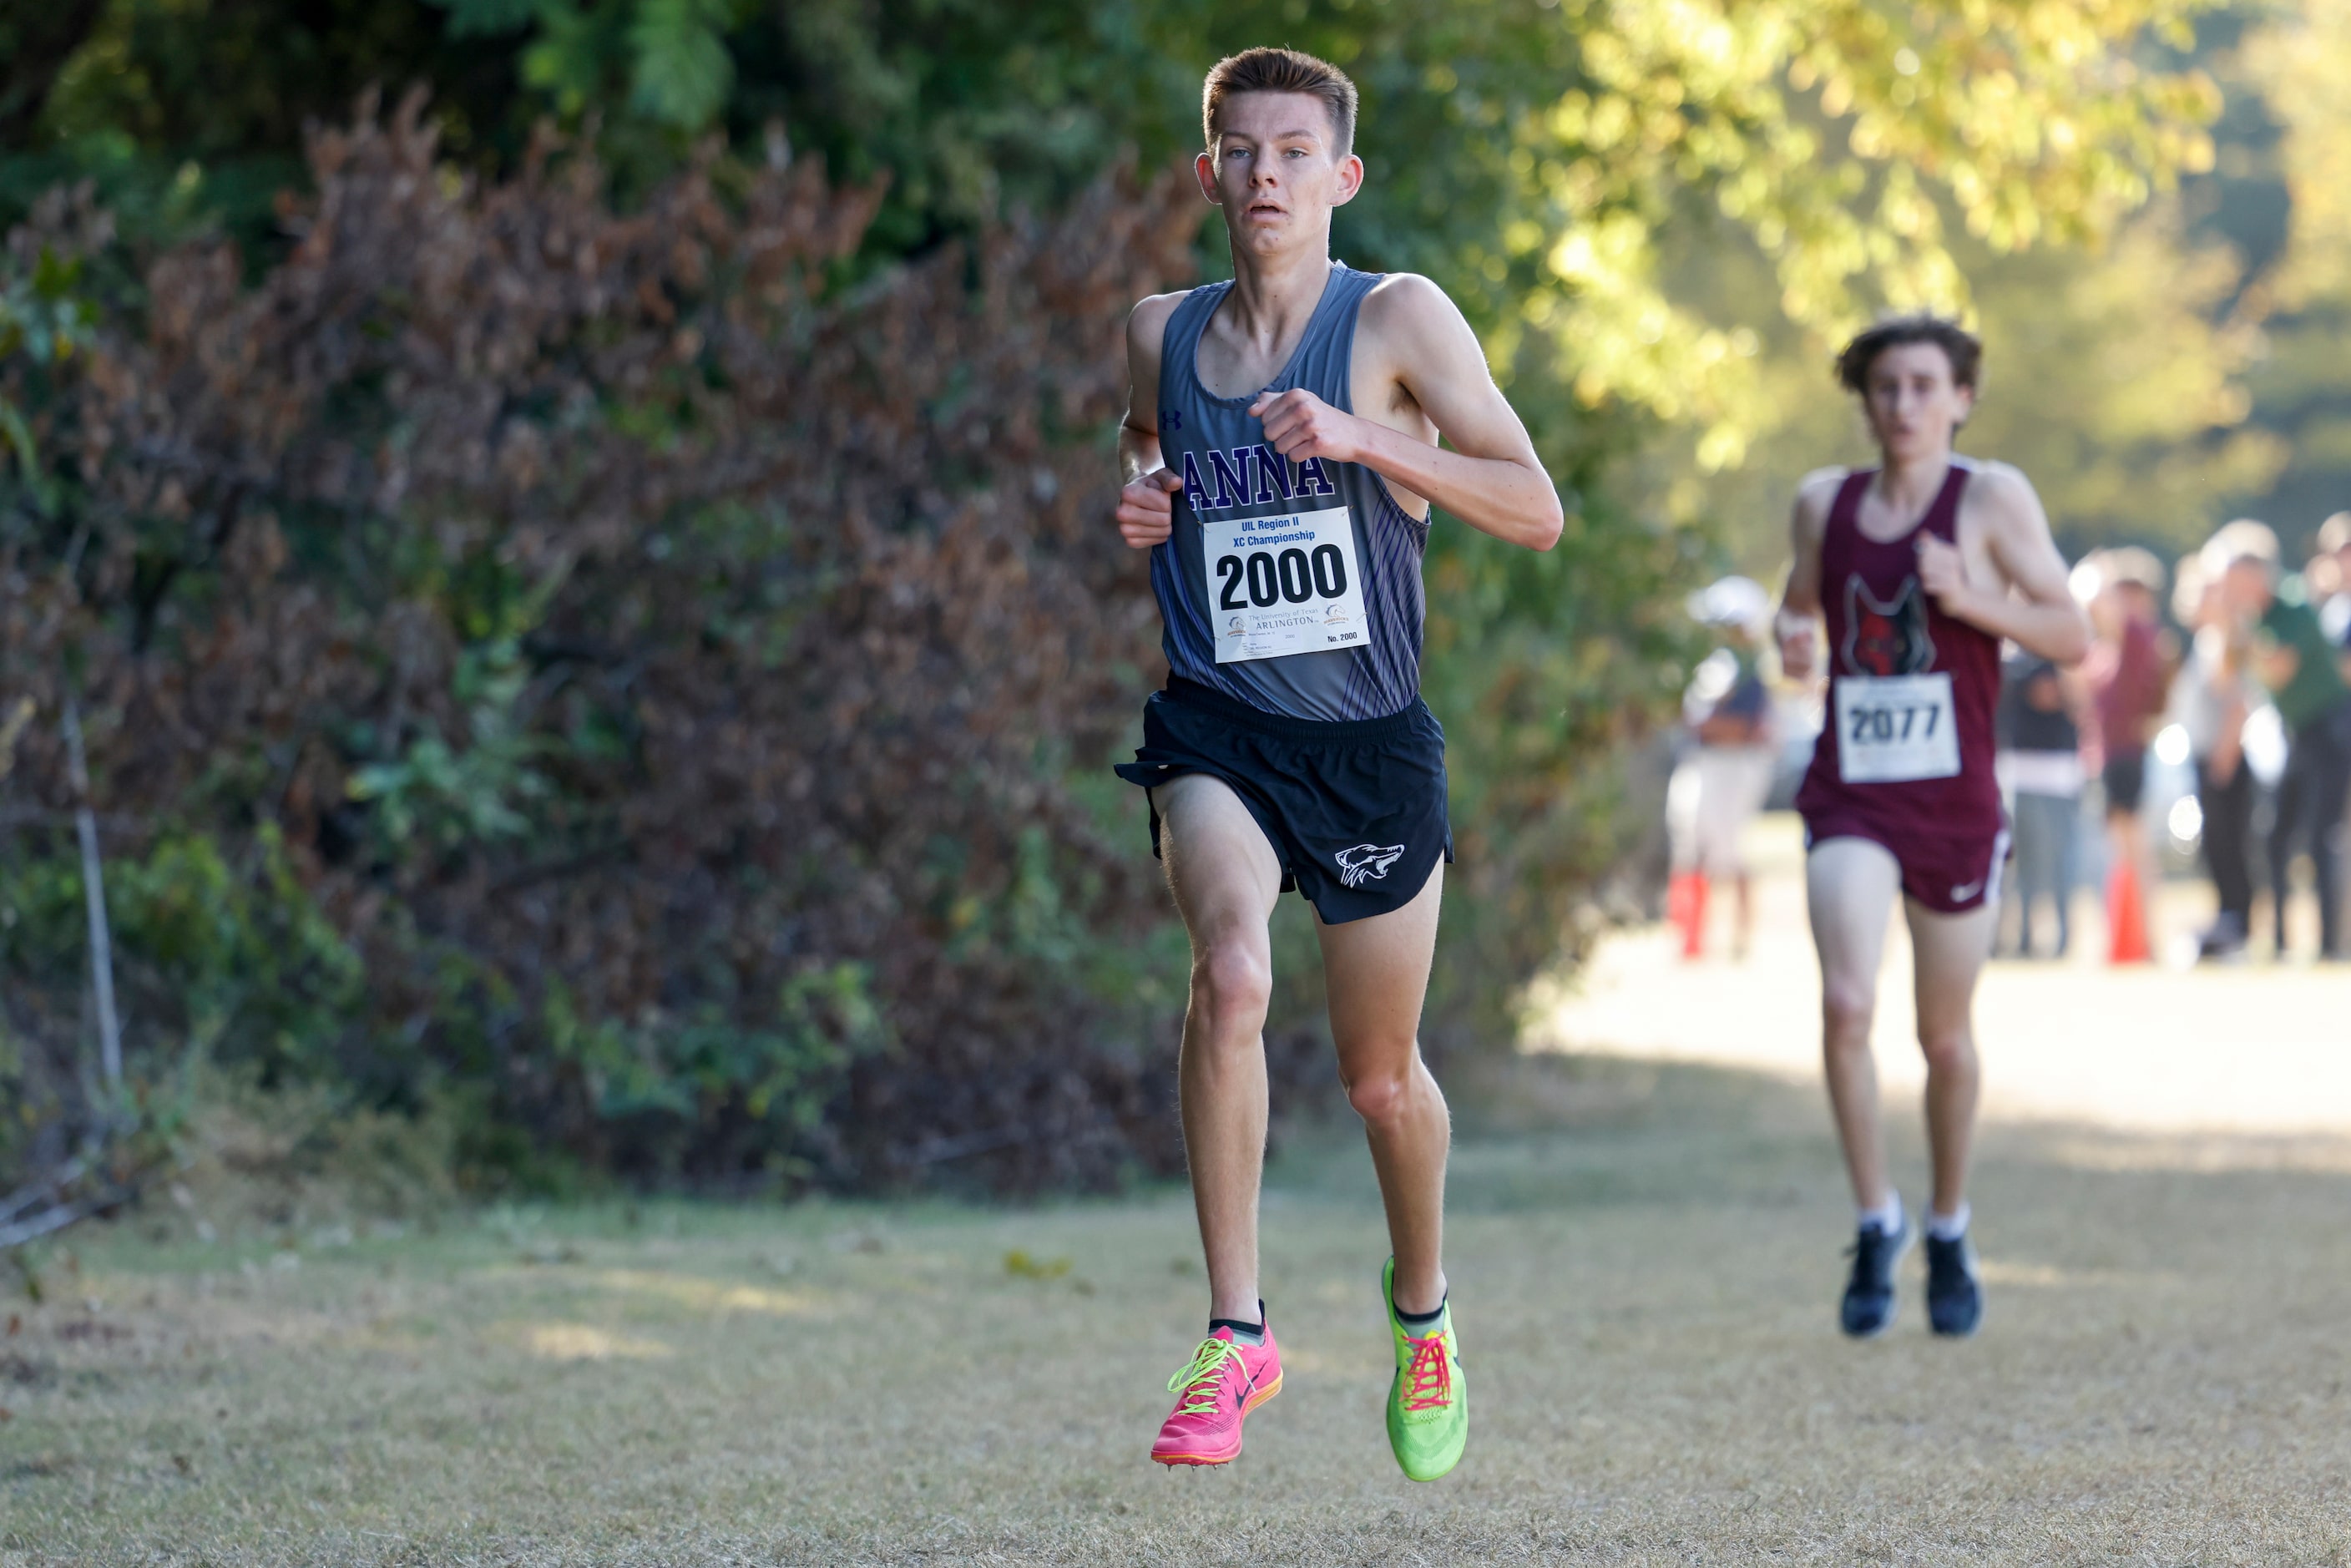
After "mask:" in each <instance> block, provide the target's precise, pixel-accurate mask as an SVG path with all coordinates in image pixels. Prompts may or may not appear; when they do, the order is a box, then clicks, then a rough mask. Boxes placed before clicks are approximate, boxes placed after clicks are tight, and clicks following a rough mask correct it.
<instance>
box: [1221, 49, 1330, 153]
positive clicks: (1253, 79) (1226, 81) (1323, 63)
mask: <svg viewBox="0 0 2351 1568" xmlns="http://www.w3.org/2000/svg"><path fill="white" fill-rule="evenodd" d="M1237 92H1302V93H1305V94H1308V95H1309V96H1310V97H1313V98H1319V99H1322V107H1323V108H1324V109H1326V110H1330V111H1331V128H1332V130H1333V131H1337V132H1338V137H1337V140H1336V141H1334V142H1333V144H1332V150H1333V152H1334V153H1335V154H1336V155H1337V156H1339V157H1341V158H1344V157H1345V156H1346V155H1347V154H1348V153H1349V152H1352V151H1353V150H1354V145H1355V84H1354V83H1353V82H1352V81H1349V80H1348V79H1347V73H1346V72H1344V71H1343V70H1341V69H1340V68H1338V67H1337V66H1334V65H1332V63H1331V62H1330V61H1328V60H1318V59H1316V58H1315V57H1313V56H1312V55H1308V54H1301V53H1300V52H1299V51H1298V50H1296V49H1243V50H1242V51H1241V52H1240V53H1239V54H1238V55H1227V56H1226V57H1224V58H1223V59H1221V60H1218V61H1217V63H1216V65H1215V66H1214V67H1213V68H1210V70H1209V72H1208V79H1207V81H1206V82H1204V83H1202V84H1201V87H1200V134H1201V135H1202V136H1203V137H1204V138H1206V139H1207V144H1208V146H1209V147H1210V148H1212V149H1213V148H1214V147H1215V146H1216V145H1217V112H1218V111H1219V110H1222V109H1223V108H1224V107H1225V99H1227V98H1228V97H1230V96H1231V95H1232V94H1234V93H1237Z"/></svg>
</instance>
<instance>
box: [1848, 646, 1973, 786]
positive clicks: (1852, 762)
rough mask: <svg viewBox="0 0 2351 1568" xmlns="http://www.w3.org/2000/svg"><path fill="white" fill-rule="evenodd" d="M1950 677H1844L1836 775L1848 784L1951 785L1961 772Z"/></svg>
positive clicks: (1943, 675)
mask: <svg viewBox="0 0 2351 1568" xmlns="http://www.w3.org/2000/svg"><path fill="white" fill-rule="evenodd" d="M1954 720H1955V716H1954V715H1953V714H1952V712H1951V677H1950V674H1949V672H1945V673H1943V674H1929V675H1840V676H1839V677H1837V681H1836V727H1837V772H1838V776H1839V777H1840V778H1842V779H1844V781H1845V782H1846V783H1848V784H1902V783H1907V782H1909V781H1910V780H1912V779H1949V778H1952V777H1954V776H1955V775H1957V774H1958V772H1959V727H1958V725H1957V724H1956V722H1954Z"/></svg>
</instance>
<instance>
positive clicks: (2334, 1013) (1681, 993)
mask: <svg viewBox="0 0 2351 1568" xmlns="http://www.w3.org/2000/svg"><path fill="white" fill-rule="evenodd" d="M1750 854H1751V858H1752V861H1753V863H1754V865H1755V867H1756V871H1757V888H1756V935H1755V942H1754V946H1753V950H1752V952H1751V953H1750V955H1749V956H1748V957H1747V958H1746V959H1745V960H1744V961H1734V960H1733V959H1731V958H1730V957H1729V956H1728V951H1727V950H1728V946H1729V911H1728V909H1727V908H1725V907H1721V905H1724V904H1727V903H1728V900H1727V898H1720V897H1718V899H1717V900H1716V903H1717V904H1718V907H1717V909H1716V910H1715V911H1714V915H1715V919H1714V921H1713V923H1712V932H1711V935H1712V937H1713V942H1712V953H1713V956H1711V957H1709V958H1708V959H1706V960H1702V961H1700V962H1698V963H1686V962H1684V961H1683V960H1682V958H1681V957H1680V956H1679V953H1678V950H1677V946H1676V941H1675V938H1674V936H1673V935H1672V934H1670V933H1668V932H1667V931H1666V930H1665V929H1663V928H1662V927H1657V928H1651V929H1648V930H1643V931H1637V932H1632V933H1628V934H1625V935H1624V936H1617V937H1614V938H1612V939H1610V940H1609V941H1607V942H1606V943H1605V944H1604V945H1603V946H1602V948H1601V950H1600V953H1599V955H1598V957H1597V959H1596V961H1595V962H1594V963H1593V965H1592V966H1591V967H1590V968H1589V969H1587V970H1586V971H1585V972H1584V973H1583V974H1582V975H1580V976H1578V977H1576V979H1575V981H1574V982H1573V986H1572V987H1571V988H1562V989H1558V990H1554V991H1552V992H1550V993H1547V994H1546V995H1545V996H1544V997H1543V998H1542V1000H1541V1005H1540V1017H1539V1019H1538V1021H1537V1023H1536V1025H1535V1027H1534V1030H1533V1039H1534V1040H1535V1042H1536V1043H1539V1044H1543V1045H1548V1046H1552V1047H1555V1048H1557V1049H1562V1050H1568V1051H1598V1052H1603V1053H1605V1054H1609V1055H1618V1056H1630V1057H1636V1058H1646V1059H1652V1060H1670V1061H1702V1062H1710V1063H1714V1064H1717V1065H1719V1066H1726V1067H1735V1068H1741V1069H1747V1070H1751V1071H1760V1072H1766V1073H1770V1074H1772V1075H1774V1076H1777V1077H1781V1078H1784V1079H1787V1080H1789V1081H1790V1082H1802V1083H1806V1084H1813V1083H1817V1082H1819V1078H1820V1021H1819V1020H1820V972H1819V969H1818V967H1817V966H1816V963H1815V960H1814V958H1813V948H1812V938H1811V936H1810V935H1809V932H1808V930H1807V927H1806V925H1805V916H1804V893H1803V883H1802V866H1801V857H1802V849H1801V845H1800V843H1799V829H1798V828H1797V825H1796V823H1795V820H1794V819H1793V818H1792V817H1787V816H1778V817H1768V818H1765V819H1763V820H1762V821H1760V822H1759V823H1757V824H1756V826H1755V829H1754V830H1753V831H1752V832H1751V833H1750ZM2093 904H2094V901H2092V900H2090V899H2088V898H2086V897H2085V898H2083V899H2080V900H2077V904H2076V915H2077V922H2076V930H2075V942H2074V956H2073V957H2071V958H2070V959H2068V960H2066V961H2064V962H2062V963H2058V962H2049V961H2045V960H2044V961H2040V962H2016V961H2004V962H1999V963H1995V964H1993V965H1992V966H1991V967H1990V968H1989V969H1988V970H1987V971H1986V972H1985V976H1984V979H1983V982H1982V985H1981V987H1980V990H1979V992H1978V996H1977V1001H1976V1035H1977V1041H1978V1047H1979V1049H1980V1051H1981V1053H1982V1056H1983V1061H1984V1110H1985V1113H1986V1115H1987V1116H1989V1117H1991V1118H1993V1119H1995V1120H2005V1121H2018V1120H2055V1121H2063V1122H2085V1123H2091V1124H2097V1125H2100V1126H2105V1127H2112V1128H2123V1129H2137V1130H2150V1131H2211V1130H2231V1131H2247V1132H2288V1133H2351V968H2345V967H2339V966H2331V967H2321V966H2318V965H2316V964H2313V963H2310V962H2307V961H2300V962H2297V961H2292V960H2289V961H2288V962H2286V963H2283V964H2272V963H2266V962H2249V963H2241V964H2238V965H2233V966H2225V967H2210V966H2208V967H2200V968H2170V967H2160V966H2139V967H2130V968H2114V967H2108V966H2106V965H2105V964H2104V963H2103V962H2101V961H2100V959H2099V957H2098V955H2099V954H2100V953H2101V952H2102V951H2103V949H2104V945H2105V935H2104V932H2103V929H2102V928H2101V926H2100V925H2099V923H2098V920H2097V915H2096V911H2095V908H2094V907H2093ZM2201 904H2202V901H2201V898H2200V896H2199V890H2197V889H2195V888H2193V887H2190V886H2182V885H2174V886H2172V887H2170V888H2168V889H2167V890H2166V896H2165V900H2164V904H2163V907H2162V910H2161V913H2160V914H2159V915H2158V925H2159V926H2160V927H2161V928H2163V929H2164V930H2167V931H2168V932H2170V933H2172V934H2174V935H2177V934H2180V933H2184V932H2187V931H2189V930H2190V929H2192V928H2194V927H2195V926H2197V925H2200V924H2201V923H2202V918H2203V916H2204V915H2205V914H2206V911H2205V909H2204V908H2203V907H2202V906H2201ZM1895 925H1896V934H1895V935H1894V936H1892V937H1891V938H1890V939H1889V940H1888V942H1887V944H1886V971H1885V975H1884V977H1883V980H1882V983H1881V985H1880V987H1879V992H1878V1020H1877V1030H1876V1040H1877V1058H1878V1071H1879V1072H1880V1074H1881V1079H1882V1082H1884V1084H1885V1086H1886V1089H1887V1090H1888V1091H1889V1092H1900V1093H1903V1094H1905V1095H1908V1094H1912V1093H1915V1092H1916V1091H1917V1089H1918V1088H1919V1087H1921V1086H1922V1085H1923V1083H1924V1082H1925V1073H1924V1070H1923V1068H1922V1066H1921V1063H1920V1061H1919V1058H1918V1053H1917V1049H1916V1047H1915V1045H1914V1044H1913V1040H1914V1038H1915V1036H1914V1031H1915V1030H1916V1028H1917V1024H1916V1015H1915V1014H1914V1013H1913V1012H1912V1010H1911V1005H1910V986H1911V977H1910V947H1909V940H1908V938H1907V936H1905V935H1903V934H1902V933H1901V931H1900V925H1901V921H1900V919H1899V917H1898V916H1897V917H1896V921H1895Z"/></svg>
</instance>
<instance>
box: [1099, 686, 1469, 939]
mask: <svg viewBox="0 0 2351 1568" xmlns="http://www.w3.org/2000/svg"><path fill="white" fill-rule="evenodd" d="M1116 771H1117V773H1118V776H1119V777H1120V778H1122V779H1125V780H1126V781H1127V782H1128V783H1130V784H1140V785H1142V786H1143V787H1144V789H1153V788H1155V787H1156V786H1158V785H1161V784H1165V783H1167V782H1169V781H1170V780H1172V779H1180V778H1182V777H1183V776H1184V775H1185V774H1186V773H1206V774H1208V775H1210V776H1212V777H1214V778H1217V779H1223V780H1224V781H1225V782H1226V783H1227V784H1229V785H1231V786H1232V789H1233V793H1235V794H1236V795H1238V796H1239V797H1240V798H1241V804H1242V805H1244V806H1247V807H1248V808H1249V815H1251V816H1252V817H1255V818H1256V819H1257V824H1258V826H1259V827H1260V828H1262V829H1264V830H1265V836H1266V839H1267V841H1269V842H1270V843H1271V844H1272V845H1273V853H1274V858H1275V859H1277V860H1279V861H1280V862H1281V891H1282V892H1284V893H1288V892H1290V891H1291V890H1293V889H1295V890H1296V891H1298V892H1299V893H1301V894H1305V896H1306V899H1307V901H1308V902H1309V903H1311V904H1313V905H1314V909H1315V913H1317V914H1318V915H1321V916H1322V922H1323V924H1324V925H1345V924H1346V923H1347V922H1348V921H1350V920H1362V919H1364V918H1366V917H1367V916H1370V915H1385V914H1386V913H1388V911H1390V910H1392V909H1399V908H1401V907H1403V906H1404V905H1405V904H1409V903H1411V902H1412V899H1413V896H1414V895H1415V894H1417V893H1419V892H1420V890H1421V889H1422V888H1423V887H1424V886H1426V884H1427V882H1428V873H1430V872H1431V871H1433V870H1434V869H1436V866H1437V857H1438V856H1439V855H1442V856H1444V858H1445V859H1446V860H1447V861H1450V860H1452V858H1453V830H1452V828H1451V826H1450V825H1449V824H1448V822H1447V820H1446V815H1445V730H1444V727H1442V726H1440V725H1439V724H1438V723H1437V716H1436V715H1434V714H1432V713H1430V712H1429V711H1428V708H1427V706H1426V704H1424V703H1422V702H1421V701H1420V699H1418V698H1417V697H1416V698H1414V699H1413V704H1412V706H1410V707H1408V708H1406V709H1405V710H1404V711H1403V712H1402V713H1397V714H1391V715H1389V716H1387V717H1385V718H1372V719H1361V720H1356V721H1353V722H1351V723H1345V724H1322V723H1318V722H1316V721H1314V720H1311V719H1298V718H1284V717H1282V716H1280V715H1277V714H1270V713H1263V712H1260V711H1259V710H1258V709H1256V708H1253V707H1251V706H1249V705H1248V704H1246V703H1240V702H1236V701H1234V700H1233V699H1232V698H1230V697H1228V696H1226V695H1224V694H1223V693H1221V692H1216V691H1211V690H1209V689H1208V688H1207V687H1206V686H1203V685H1198V684H1196V683H1195V682H1192V681H1187V680H1185V679H1183V678H1182V677H1181V676H1176V677H1174V678H1171V679H1170V680H1169V681H1168V683H1167V689H1166V690H1165V691H1163V692H1154V693H1152V694H1151V699H1150V700H1149V701H1148V702H1146V703H1144V705H1143V747H1142V749H1141V750H1139V751H1137V752H1136V753H1135V754H1134V761H1132V762H1123V763H1120V764H1119V765H1118V767H1117V769H1116ZM1151 852H1152V853H1153V854H1157V853H1158V852H1159V812H1158V810H1157V808H1156V807H1155V808H1154V809H1153V810H1152V813H1151Z"/></svg>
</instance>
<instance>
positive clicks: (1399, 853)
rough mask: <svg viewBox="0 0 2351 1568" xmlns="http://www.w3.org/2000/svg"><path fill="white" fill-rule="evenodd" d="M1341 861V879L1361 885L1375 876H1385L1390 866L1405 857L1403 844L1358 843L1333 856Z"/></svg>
mask: <svg viewBox="0 0 2351 1568" xmlns="http://www.w3.org/2000/svg"><path fill="white" fill-rule="evenodd" d="M1331 858H1332V860H1334V861H1337V862H1339V880H1340V881H1341V882H1343V883H1346V884H1347V885H1348V886H1349V887H1361V886H1363V885H1364V883H1366V882H1368V881H1370V880H1371V879H1372V878H1373V877H1375V876H1376V877H1385V876H1386V875H1387V874H1388V867H1390V866H1392V865H1394V864H1395V862H1397V861H1399V860H1401V859H1403V858H1404V846H1403V845H1402V844H1357V845H1356V846H1355V847H1354V848H1353V849H1352V850H1341V851H1340V852H1338V853H1337V854H1335V855H1332V857H1331Z"/></svg>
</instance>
